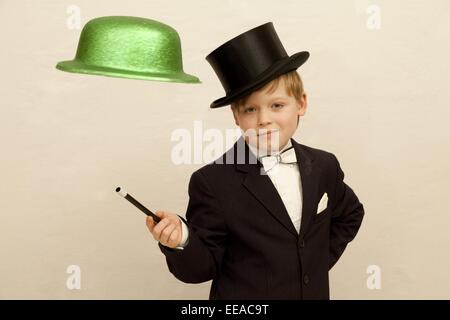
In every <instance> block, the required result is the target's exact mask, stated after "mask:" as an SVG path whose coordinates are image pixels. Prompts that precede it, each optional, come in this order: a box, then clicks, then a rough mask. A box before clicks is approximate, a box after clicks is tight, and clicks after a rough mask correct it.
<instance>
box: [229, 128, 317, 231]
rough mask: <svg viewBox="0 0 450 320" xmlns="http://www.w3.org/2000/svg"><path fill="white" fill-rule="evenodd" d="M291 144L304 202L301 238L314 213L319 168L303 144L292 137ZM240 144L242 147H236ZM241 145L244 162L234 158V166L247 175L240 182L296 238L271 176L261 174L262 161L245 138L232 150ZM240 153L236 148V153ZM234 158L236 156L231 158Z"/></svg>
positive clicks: (262, 170)
mask: <svg viewBox="0 0 450 320" xmlns="http://www.w3.org/2000/svg"><path fill="white" fill-rule="evenodd" d="M291 143H292V145H293V146H294V149H295V154H296V157H297V163H298V165H299V168H300V179H301V184H302V189H303V195H302V199H303V204H302V217H301V227H300V235H301V236H302V237H303V236H304V235H305V233H306V231H307V228H308V225H309V223H310V221H311V217H312V215H313V208H314V207H315V206H314V201H315V200H316V195H317V188H318V181H319V176H320V169H319V168H318V167H317V166H316V165H314V157H313V155H312V154H311V153H310V152H308V150H306V149H305V147H304V146H303V145H301V144H299V143H297V142H296V141H295V140H294V139H292V138H291ZM239 144H241V149H236V147H237V146H238V145H239ZM242 144H243V145H244V146H243V147H244V148H245V161H243V160H242V159H244V158H241V161H235V162H234V163H235V165H236V169H237V170H239V171H241V172H245V173H246V175H245V176H244V179H243V181H242V184H243V186H244V187H245V188H246V189H247V190H248V191H249V192H250V193H251V194H252V195H253V196H254V197H255V198H256V199H257V200H258V201H259V202H260V203H261V204H262V205H263V206H264V207H265V208H266V209H267V211H268V212H269V213H270V214H271V215H272V216H273V217H274V218H275V219H276V220H277V221H278V222H279V223H281V224H282V225H283V226H284V227H285V228H286V230H287V231H289V232H290V233H292V234H293V235H294V236H296V237H298V233H297V231H296V229H295V227H294V225H293V223H292V220H291V218H290V217H289V214H288V212H287V210H286V207H285V206H284V203H283V200H282V199H281V197H280V195H279V194H278V191H277V189H276V188H275V186H274V185H273V183H272V181H271V180H270V177H269V176H268V175H267V174H265V173H264V169H263V166H262V164H261V163H260V162H259V161H258V159H257V158H256V157H255V155H254V154H253V153H252V152H251V151H250V149H249V147H248V145H247V144H246V143H245V140H244V138H243V137H242V136H241V138H240V139H239V140H238V141H237V142H236V143H235V145H234V150H242V149H244V148H242ZM236 154H238V156H239V152H237V151H235V155H236ZM234 159H235V160H236V159H237V158H236V157H234Z"/></svg>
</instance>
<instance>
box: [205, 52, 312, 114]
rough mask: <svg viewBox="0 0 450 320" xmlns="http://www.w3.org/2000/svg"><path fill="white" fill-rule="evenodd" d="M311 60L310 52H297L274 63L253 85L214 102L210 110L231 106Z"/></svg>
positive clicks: (250, 84)
mask: <svg viewBox="0 0 450 320" xmlns="http://www.w3.org/2000/svg"><path fill="white" fill-rule="evenodd" d="M308 58H309V52H308V51H302V52H297V53H295V54H293V55H292V56H290V57H286V58H284V59H281V60H279V61H277V62H276V63H274V64H273V65H272V66H271V67H269V68H268V69H267V70H265V71H264V72H262V73H261V74H260V75H259V76H258V77H256V78H255V79H254V80H253V81H252V82H251V83H249V84H247V85H245V86H243V87H241V88H239V89H236V90H234V91H233V92H230V93H228V94H227V95H226V96H225V97H222V98H220V99H217V100H215V101H213V102H212V103H211V105H210V108H219V107H223V106H226V105H229V104H231V103H232V102H233V101H235V100H237V99H240V98H243V97H245V96H246V95H248V94H250V93H251V92H252V91H254V90H257V89H259V88H261V87H263V86H264V85H265V84H267V83H269V82H270V81H271V80H273V79H275V78H276V77H278V76H281V75H282V74H285V73H287V72H289V71H292V70H296V69H297V68H298V67H300V66H301V65H302V64H303V63H305V62H306V60H308Z"/></svg>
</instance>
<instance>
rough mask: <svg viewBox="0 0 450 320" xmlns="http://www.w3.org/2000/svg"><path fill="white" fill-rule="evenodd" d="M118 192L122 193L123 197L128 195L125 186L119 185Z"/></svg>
mask: <svg viewBox="0 0 450 320" xmlns="http://www.w3.org/2000/svg"><path fill="white" fill-rule="evenodd" d="M116 192H117V193H118V194H120V195H121V196H122V197H124V198H125V197H126V196H127V194H128V193H127V192H126V191H125V190H123V188H121V187H117V188H116Z"/></svg>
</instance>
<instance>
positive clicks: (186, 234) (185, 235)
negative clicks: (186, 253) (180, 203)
mask: <svg viewBox="0 0 450 320" xmlns="http://www.w3.org/2000/svg"><path fill="white" fill-rule="evenodd" d="M178 219H180V222H181V229H182V231H181V243H180V245H179V246H178V247H175V248H176V249H180V250H183V249H184V247H186V245H187V244H188V238H189V229H188V227H187V225H186V224H185V223H184V221H183V220H181V218H180V217H178Z"/></svg>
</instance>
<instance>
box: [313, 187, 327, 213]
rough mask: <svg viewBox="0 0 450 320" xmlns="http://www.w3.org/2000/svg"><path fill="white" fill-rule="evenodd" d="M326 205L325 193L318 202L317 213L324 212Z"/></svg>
mask: <svg viewBox="0 0 450 320" xmlns="http://www.w3.org/2000/svg"><path fill="white" fill-rule="evenodd" d="M327 205H328V195H327V193H326V192H325V193H324V194H323V196H322V199H320V201H319V205H318V206H317V212H316V214H317V213H319V212H322V210H324V209H325V208H326V207H327Z"/></svg>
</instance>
